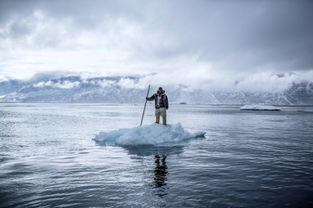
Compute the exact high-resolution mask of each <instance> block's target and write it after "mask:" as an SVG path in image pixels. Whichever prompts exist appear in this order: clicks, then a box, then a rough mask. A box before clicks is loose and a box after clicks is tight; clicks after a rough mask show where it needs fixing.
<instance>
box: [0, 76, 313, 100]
mask: <svg viewBox="0 0 313 208" xmlns="http://www.w3.org/2000/svg"><path fill="white" fill-rule="evenodd" d="M142 78H143V77H142V76H97V77H89V78H83V77H82V76H80V75H63V76H51V75H36V76H34V77H33V78H31V79H29V80H17V79H6V80H2V81H0V102H90V103H92V102H103V103H141V102H143V100H144V98H145V96H146V88H144V86H140V84H139V83H140V79H142ZM152 87H153V88H152V89H157V86H152ZM165 89H166V90H167V91H166V94H167V95H168V97H169V100H170V102H172V103H188V104H256V103H264V104H270V105H312V104H313V82H308V81H303V82H298V83H295V82H293V83H292V84H291V85H290V86H289V87H288V88H287V89H285V90H284V91H282V92H244V91H239V90H229V91H225V90H220V91H218V90H214V91H207V90H203V89H194V90H190V88H188V87H186V86H176V87H173V86H171V87H169V86H168V87H166V86H165ZM151 93H152V92H150V94H151Z"/></svg>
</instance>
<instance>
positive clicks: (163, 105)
mask: <svg viewBox="0 0 313 208" xmlns="http://www.w3.org/2000/svg"><path fill="white" fill-rule="evenodd" d="M158 96H161V98H160V101H159V105H158ZM147 100H149V101H151V100H154V105H155V109H159V108H166V109H168V99H167V96H166V94H165V91H164V90H163V91H162V92H161V93H160V94H159V93H155V94H153V95H152V96H151V97H147Z"/></svg>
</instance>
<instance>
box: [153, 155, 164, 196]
mask: <svg viewBox="0 0 313 208" xmlns="http://www.w3.org/2000/svg"><path fill="white" fill-rule="evenodd" d="M154 159H155V161H154V162H155V168H154V185H155V187H156V188H160V187H162V186H165V185H166V182H167V177H166V176H167V165H166V156H165V155H161V156H160V155H155V156H154ZM165 195H166V194H165Z"/></svg>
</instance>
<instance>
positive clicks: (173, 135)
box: [94, 123, 205, 146]
mask: <svg viewBox="0 0 313 208" xmlns="http://www.w3.org/2000/svg"><path fill="white" fill-rule="evenodd" d="M204 134H205V132H192V131H188V130H186V129H184V128H183V127H182V125H181V124H180V123H178V124H174V125H166V126H164V125H160V124H151V125H144V126H139V127H134V128H125V129H119V130H114V131H110V132H100V133H99V134H98V135H96V137H95V138H94V140H95V141H97V142H99V143H102V144H105V145H113V146H115V145H118V146H127V145H131V146H135V145H154V146H176V145H179V144H182V143H183V142H185V141H186V140H189V139H192V138H197V137H203V136H204Z"/></svg>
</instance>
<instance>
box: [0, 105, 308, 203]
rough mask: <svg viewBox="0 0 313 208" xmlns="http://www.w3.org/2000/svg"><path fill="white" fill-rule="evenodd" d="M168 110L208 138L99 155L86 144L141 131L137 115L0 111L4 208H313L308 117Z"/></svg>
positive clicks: (100, 110) (113, 110)
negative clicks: (120, 132)
mask: <svg viewBox="0 0 313 208" xmlns="http://www.w3.org/2000/svg"><path fill="white" fill-rule="evenodd" d="M170 107H171V108H170V110H169V112H168V117H169V118H168V120H169V123H173V124H174V123H177V122H180V123H181V124H182V125H183V126H184V127H185V128H187V129H191V130H199V131H205V132H206V137H205V138H202V139H195V140H191V141H189V142H188V143H184V144H183V145H178V146H175V147H153V146H135V147H118V146H104V145H99V144H97V143H95V142H94V141H93V140H92V138H94V136H95V135H96V134H98V133H99V132H101V131H110V130H116V129H119V128H131V127H135V126H138V124H139V122H140V118H141V111H142V106H141V105H110V104H44V103H41V104H8V103H1V104H0V179H1V180H0V207H273V208H274V207H275V208H276V207H312V206H313V136H312V135H313V107H311V106H306V107H301V106H297V107H288V106H282V111H280V112H253V111H248V112H246V111H240V110H239V106H205V105H172V106H170ZM153 120H154V118H153V106H152V105H149V106H148V108H147V112H146V117H145V120H144V123H146V124H150V123H152V122H153Z"/></svg>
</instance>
